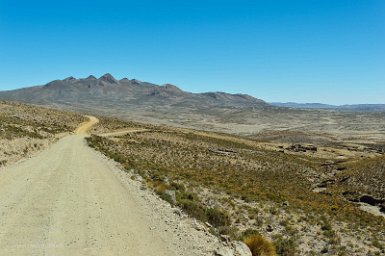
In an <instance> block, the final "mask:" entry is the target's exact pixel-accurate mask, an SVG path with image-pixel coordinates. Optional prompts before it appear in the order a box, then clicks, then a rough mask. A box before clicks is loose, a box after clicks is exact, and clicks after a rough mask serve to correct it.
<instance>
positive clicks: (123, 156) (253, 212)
mask: <svg viewBox="0 0 385 256" xmlns="http://www.w3.org/2000/svg"><path fill="white" fill-rule="evenodd" d="M106 121H107V120H106ZM115 122H116V124H115ZM100 126H102V127H103V126H104V123H103V122H101V124H100ZM114 126H116V127H119V129H123V128H132V127H141V128H146V129H147V130H146V132H142V133H132V134H127V135H125V136H119V137H116V138H108V137H107V138H104V137H98V136H95V135H94V136H92V137H91V138H89V139H88V142H89V144H90V145H91V146H92V147H94V148H95V149H97V150H100V151H102V152H103V153H105V154H106V155H107V156H109V157H111V158H113V159H115V160H116V161H118V162H120V163H121V164H122V165H123V166H124V168H125V169H127V170H129V171H133V172H135V173H137V174H139V175H140V176H142V177H143V178H144V180H146V183H147V186H149V187H151V188H153V189H154V190H155V191H156V192H157V193H158V194H159V195H160V196H161V197H162V198H163V199H165V200H166V201H168V202H170V203H171V204H173V205H176V206H179V207H180V208H181V209H183V210H184V211H185V212H186V213H188V214H189V215H190V216H192V217H195V218H196V219H198V220H200V221H202V222H203V223H206V222H207V223H209V224H210V225H212V226H213V228H215V230H213V233H215V234H218V235H219V234H227V235H230V236H231V237H232V238H233V239H239V238H240V237H243V235H242V233H243V232H244V230H246V229H250V228H251V229H253V230H256V231H257V233H258V234H262V235H263V236H266V237H268V238H270V239H271V240H273V241H274V245H275V247H276V250H277V253H278V255H296V254H297V253H298V254H303V253H304V252H308V253H310V252H311V251H313V250H314V253H316V254H319V253H320V252H321V251H322V249H323V248H324V247H325V248H327V249H328V250H329V251H330V250H332V251H335V252H338V254H340V255H343V254H344V253H346V252H348V253H349V252H350V253H353V252H355V250H356V249H354V248H351V247H348V246H344V245H346V244H347V241H349V240H344V239H343V237H350V239H356V240H354V241H359V240H360V238H359V236H358V235H357V234H358V233H361V234H362V232H363V233H365V234H367V235H369V236H371V237H372V238H371V239H374V238H375V237H378V236H379V235H380V233H381V232H382V231H381V230H382V228H381V227H383V226H384V224H385V221H384V219H383V218H381V217H375V216H373V215H371V214H370V213H367V212H363V211H361V210H360V209H358V208H357V207H356V206H355V205H354V204H352V203H350V202H349V201H347V200H345V197H344V196H343V195H342V193H341V191H340V190H338V189H337V188H338V187H337V185H338V184H337V183H331V184H330V185H327V192H325V193H315V192H312V189H313V188H314V187H315V186H316V185H318V184H321V183H322V181H323V180H324V179H326V178H327V177H334V176H332V175H334V174H333V173H334V170H336V169H337V168H339V166H341V163H343V166H346V167H347V168H344V169H342V168H340V169H341V170H340V171H338V173H337V174H338V175H343V174H344V173H348V172H350V171H351V169H350V162H348V161H346V160H345V161H344V162H341V161H340V162H338V161H333V162H332V164H329V163H328V161H329V159H328V158H322V157H320V155H317V156H316V155H308V154H295V153H293V154H292V153H284V154H282V153H281V152H278V151H277V150H275V149H271V148H270V147H264V146H261V144H260V142H258V141H256V140H255V139H254V138H252V139H248V138H246V137H240V136H233V135H228V134H220V133H209V132H201V131H194V130H188V129H176V128H169V127H157V126H146V125H143V124H137V123H125V122H120V121H117V120H115V121H112V122H110V123H108V124H106V126H105V127H109V128H108V129H114ZM131 126H132V127H131ZM108 129H106V128H98V127H96V128H95V130H106V131H108ZM262 145H264V144H262ZM330 145H331V144H330ZM330 145H329V146H330ZM336 152H337V151H336ZM351 161H352V162H351V163H352V164H353V160H351ZM325 162H326V163H328V164H326V165H325ZM337 177H338V176H337ZM167 190H171V191H174V192H175V197H176V199H175V201H174V200H173V199H172V198H171V197H170V195H169V193H165V191H167ZM341 223H348V226H349V227H350V228H348V229H346V230H343V231H342V230H339V229H335V228H333V226H334V225H336V226H339V225H340V224H341ZM359 227H360V228H361V229H358V228H359ZM358 230H359V231H358ZM369 230H370V231H369ZM357 232H358V233H357ZM309 233H317V236H318V237H317V239H314V240H312V241H310V243H311V244H313V245H312V246H310V247H306V246H304V245H303V243H304V239H305V238H306V237H307V234H309ZM341 234H342V235H343V237H341V236H340V235H341ZM380 240H381V242H384V239H380ZM308 243H309V242H308ZM325 244H326V245H327V246H325ZM375 244H376V243H375ZM313 247H314V248H313ZM306 248H307V249H306ZM331 248H332V249H331ZM373 248H376V247H375V246H374V245H373ZM373 250H377V251H378V250H379V249H373Z"/></svg>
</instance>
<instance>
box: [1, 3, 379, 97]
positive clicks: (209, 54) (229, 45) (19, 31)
mask: <svg viewBox="0 0 385 256" xmlns="http://www.w3.org/2000/svg"><path fill="white" fill-rule="evenodd" d="M106 72H110V73H112V74H113V75H114V76H115V77H117V78H122V77H128V78H137V79H140V80H143V81H150V82H154V83H159V84H163V83H173V84H175V85H177V86H179V87H181V88H182V89H184V90H187V91H192V92H203V91H226V92H231V93H238V92H240V93H248V94H251V95H253V96H255V97H258V98H261V99H264V100H266V101H282V102H286V101H296V102H323V103H332V104H345V103H385V1H384V0H302V1H299V0H263V1H262V0H260V1H258V0H254V1H243V0H237V1H225V0H222V1H213V0H205V1H202V0H194V1H189V0H184V1H182V0H180V1H176V0H174V1H171V0H168V1H148V0H135V1H129V0H127V1H116V0H109V1H98V0H92V1H87V0H83V1H82V0H77V1H73V0H66V1H61V0H45V1H42V0H35V1H15V0H0V89H1V90H5V89H12V88H18V87H24V86H29V85H37V84H44V83H46V82H48V81H51V80H53V79H58V78H60V79H62V78H65V77H67V76H70V75H72V76H75V77H86V76H88V75H90V74H94V75H96V76H100V75H102V74H103V73H106Z"/></svg>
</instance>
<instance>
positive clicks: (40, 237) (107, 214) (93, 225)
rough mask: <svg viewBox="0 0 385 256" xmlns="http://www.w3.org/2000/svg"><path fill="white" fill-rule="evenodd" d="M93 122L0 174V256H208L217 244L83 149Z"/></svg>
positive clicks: (102, 159)
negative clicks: (86, 135)
mask: <svg viewBox="0 0 385 256" xmlns="http://www.w3.org/2000/svg"><path fill="white" fill-rule="evenodd" d="M95 123H97V119H96V118H92V117H90V122H87V123H84V124H82V125H81V126H80V127H79V128H78V129H77V130H76V132H75V133H76V134H75V135H70V136H66V137H64V138H62V139H60V140H59V141H58V142H57V143H55V144H53V145H52V146H51V147H50V148H48V149H47V150H45V151H42V152H41V153H39V154H37V155H36V156H34V157H33V158H30V159H26V160H25V161H21V162H18V163H16V164H14V165H11V166H8V167H6V168H5V169H4V168H3V169H1V170H0V216H1V218H0V230H1V232H0V255H133V256H134V255H135V256H141V255H146V256H150V255H157V256H161V255H168V256H172V255H212V251H213V250H214V249H215V246H217V245H216V243H217V240H216V238H214V237H213V236H211V235H210V234H208V233H207V232H206V233H205V232H198V231H196V230H195V229H193V228H192V226H191V225H188V222H189V220H187V219H184V218H183V217H180V216H177V215H176V214H175V212H174V211H175V209H172V208H171V207H170V206H169V205H167V204H166V203H164V202H161V201H160V200H159V199H157V198H156V197H155V196H154V195H153V194H151V192H149V191H143V190H140V189H139V188H138V186H135V185H134V184H133V183H130V182H131V181H129V182H128V181H127V180H128V179H127V176H125V174H124V173H123V172H122V171H120V170H118V169H117V168H116V167H114V166H113V165H111V162H110V161H108V160H107V159H106V158H105V157H103V156H102V155H100V154H99V153H97V152H95V151H94V150H93V149H91V148H89V147H88V146H87V145H86V142H85V140H84V137H85V134H86V132H87V131H88V130H89V129H90V128H91V127H92V125H93V124H95ZM132 182H134V181H132ZM158 200H159V201H158ZM194 232H195V233H194ZM217 247H218V246H217ZM209 252H210V253H209Z"/></svg>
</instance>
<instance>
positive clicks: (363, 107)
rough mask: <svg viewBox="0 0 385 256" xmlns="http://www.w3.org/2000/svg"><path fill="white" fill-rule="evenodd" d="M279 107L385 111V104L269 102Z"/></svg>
mask: <svg viewBox="0 0 385 256" xmlns="http://www.w3.org/2000/svg"><path fill="white" fill-rule="evenodd" d="M269 104H271V105H273V106H277V107H285V108H294V109H327V110H336V111H352V112H383V111H385V104H352V105H329V104H322V103H295V102H285V103H281V102H271V103H269Z"/></svg>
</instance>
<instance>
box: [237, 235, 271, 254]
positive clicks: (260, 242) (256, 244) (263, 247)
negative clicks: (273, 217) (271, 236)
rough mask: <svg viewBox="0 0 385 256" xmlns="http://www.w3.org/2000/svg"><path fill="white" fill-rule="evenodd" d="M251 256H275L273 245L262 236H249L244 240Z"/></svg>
mask: <svg viewBox="0 0 385 256" xmlns="http://www.w3.org/2000/svg"><path fill="white" fill-rule="evenodd" d="M244 242H245V244H246V245H247V246H248V247H249V248H250V251H251V254H252V255H253V256H276V255H277V254H276V252H275V248H274V245H273V244H272V243H271V242H270V241H269V240H267V239H266V238H264V237H263V236H262V235H251V236H248V237H246V238H245V239H244Z"/></svg>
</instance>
